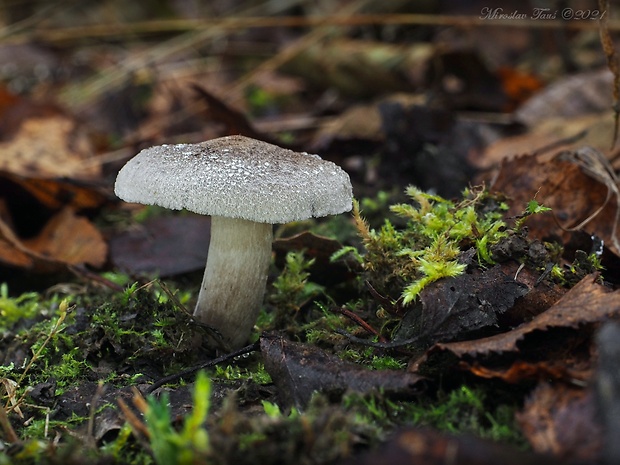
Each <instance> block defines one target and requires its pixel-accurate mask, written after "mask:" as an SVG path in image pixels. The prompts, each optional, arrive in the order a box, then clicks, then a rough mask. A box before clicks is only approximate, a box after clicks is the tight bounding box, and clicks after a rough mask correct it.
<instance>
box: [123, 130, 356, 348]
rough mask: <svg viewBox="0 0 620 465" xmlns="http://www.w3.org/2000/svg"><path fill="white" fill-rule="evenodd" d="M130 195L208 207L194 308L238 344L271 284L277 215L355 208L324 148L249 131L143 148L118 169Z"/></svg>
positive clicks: (284, 218) (293, 217)
mask: <svg viewBox="0 0 620 465" xmlns="http://www.w3.org/2000/svg"><path fill="white" fill-rule="evenodd" d="M114 190H115V193H116V195H117V196H118V197H120V198H121V199H123V200H125V201H127V202H136V203H142V204H147V205H159V206H162V207H166V208H170V209H175V210H180V209H183V208H185V209H187V210H190V211H193V212H196V213H200V214H204V215H211V239H210V242H209V251H208V256H207V264H206V268H205V273H204V278H203V281H202V285H201V288H200V292H199V295H198V302H197V304H196V308H195V310H194V316H195V317H196V318H197V319H198V320H199V321H201V322H203V323H205V324H206V325H208V326H210V327H211V328H213V329H215V330H216V331H217V332H218V333H219V335H220V336H221V338H219V339H221V340H219V341H218V344H219V345H220V347H222V348H224V349H226V350H232V349H236V348H239V347H241V346H242V345H243V344H244V343H245V342H246V341H247V339H248V337H249V335H250V332H251V330H252V327H253V326H254V323H255V322H256V317H257V315H258V312H259V310H260V306H261V304H262V301H263V296H264V293H265V286H266V282H267V272H268V268H269V262H270V260H271V242H272V238H273V234H272V230H273V226H272V225H273V224H274V223H288V222H290V221H297V220H302V219H307V218H310V217H313V216H314V217H321V216H326V215H333V214H338V213H343V212H345V211H349V210H351V207H352V188H351V182H350V180H349V176H348V175H347V173H346V172H344V171H343V170H342V169H341V168H340V167H339V166H337V165H335V164H334V163H332V162H330V161H326V160H323V159H321V157H319V156H318V155H311V154H308V153H305V152H303V153H298V152H293V151H292V150H288V149H284V148H281V147H278V146H276V145H272V144H268V143H266V142H262V141H259V140H255V139H250V138H247V137H243V136H228V137H221V138H218V139H213V140H209V141H206V142H202V143H199V144H177V145H161V146H156V147H151V148H148V149H145V150H142V151H141V152H140V153H139V154H138V155H136V156H135V157H134V158H132V159H131V160H129V161H128V162H127V164H126V165H125V166H124V167H123V168H122V169H121V170H120V172H119V173H118V176H117V178H116V184H115V188H114Z"/></svg>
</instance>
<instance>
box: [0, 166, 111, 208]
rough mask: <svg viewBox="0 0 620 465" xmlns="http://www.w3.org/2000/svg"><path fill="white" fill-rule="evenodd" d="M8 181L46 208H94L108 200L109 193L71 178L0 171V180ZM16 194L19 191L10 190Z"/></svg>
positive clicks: (13, 194)
mask: <svg viewBox="0 0 620 465" xmlns="http://www.w3.org/2000/svg"><path fill="white" fill-rule="evenodd" d="M3 180H6V181H9V182H11V183H14V184H16V185H18V186H19V187H21V188H22V189H23V190H24V191H25V192H26V193H28V194H30V195H32V196H33V197H34V198H35V199H36V200H37V201H38V202H39V203H41V204H42V205H43V206H45V207H46V208H49V209H52V210H57V209H60V208H62V207H63V206H70V207H72V208H73V209H75V210H78V211H79V210H85V209H95V208H98V207H101V206H102V205H104V204H105V203H106V202H108V201H109V200H110V195H109V194H108V193H107V192H106V191H105V190H103V189H99V188H97V187H94V186H92V185H88V184H87V183H84V182H80V181H76V180H72V179H45V178H41V177H38V176H35V177H30V176H22V175H19V174H15V173H8V172H2V171H0V182H3ZM9 195H12V196H16V195H19V193H15V192H11V193H10V194H9Z"/></svg>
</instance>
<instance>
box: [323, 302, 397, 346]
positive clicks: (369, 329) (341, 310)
mask: <svg viewBox="0 0 620 465" xmlns="http://www.w3.org/2000/svg"><path fill="white" fill-rule="evenodd" d="M332 311H334V312H338V313H340V314H341V315H344V316H346V317H347V318H348V319H350V320H351V321H354V322H355V323H357V324H358V325H359V326H361V327H362V328H363V329H364V330H365V331H366V332H368V333H370V334H372V335H374V336H377V337H378V338H379V341H381V342H386V340H385V338H384V337H383V336H381V334H379V331H377V330H376V329H375V328H373V327H372V326H370V325H369V324H368V323H366V322H365V321H364V320H363V319H362V318H360V316H359V315H356V314H355V313H353V312H352V311H351V310H348V309H346V308H344V307H339V308H335V309H334V310H332Z"/></svg>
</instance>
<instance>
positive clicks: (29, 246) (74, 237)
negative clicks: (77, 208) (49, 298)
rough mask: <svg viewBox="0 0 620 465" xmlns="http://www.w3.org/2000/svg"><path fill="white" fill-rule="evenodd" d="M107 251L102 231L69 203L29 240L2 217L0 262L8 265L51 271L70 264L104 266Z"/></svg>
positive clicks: (0, 224)
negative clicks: (69, 205) (20, 235)
mask: <svg viewBox="0 0 620 465" xmlns="http://www.w3.org/2000/svg"><path fill="white" fill-rule="evenodd" d="M106 255H107V245H106V243H105V241H104V239H103V237H102V236H101V233H100V232H99V231H98V230H97V229H96V228H95V227H94V226H93V225H92V224H91V223H90V222H89V221H88V220H87V219H86V218H82V217H78V216H76V215H75V213H74V212H73V210H71V209H70V208H68V207H67V208H65V209H63V210H61V211H60V212H59V213H57V214H56V215H54V216H53V217H52V218H51V219H50V220H49V221H48V223H47V224H46V225H45V227H44V228H43V230H42V231H41V233H40V234H39V235H38V236H37V237H35V238H33V239H29V240H21V239H20V238H19V237H18V236H17V235H16V234H15V233H14V232H13V230H12V229H11V228H10V227H9V226H8V225H7V224H6V223H5V222H4V221H3V220H0V263H4V264H6V265H10V266H13V267H19V268H25V269H29V270H31V271H36V272H39V273H50V272H56V271H59V270H63V269H66V268H67V265H77V264H83V263H87V264H89V265H92V266H101V265H103V263H104V262H105V259H106Z"/></svg>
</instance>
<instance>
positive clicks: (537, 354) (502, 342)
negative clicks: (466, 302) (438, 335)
mask: <svg viewBox="0 0 620 465" xmlns="http://www.w3.org/2000/svg"><path fill="white" fill-rule="evenodd" d="M596 278H597V276H596V275H588V276H586V277H585V278H583V279H582V280H581V281H580V282H579V283H578V284H576V285H575V286H574V287H573V288H572V289H571V290H570V291H568V292H567V293H566V294H564V296H562V297H561V298H560V299H559V300H558V301H557V302H556V303H555V304H554V305H553V306H551V307H550V308H549V309H548V310H546V311H544V312H543V313H541V314H539V315H538V316H536V317H534V318H533V319H532V320H531V321H528V322H526V323H524V324H522V325H521V326H519V327H517V328H515V329H513V330H511V331H507V332H504V333H500V334H496V335H493V336H489V337H485V338H481V339H477V340H473V341H459V342H448V343H437V344H435V345H434V346H433V347H431V348H430V349H429V350H428V351H427V352H426V354H424V355H423V356H422V357H421V358H420V359H418V360H416V361H414V362H412V364H411V365H410V370H411V371H413V372H420V373H424V372H426V370H428V369H432V366H434V365H436V364H438V363H439V361H440V360H444V361H447V360H449V361H448V362H446V363H450V364H452V365H458V363H459V361H461V360H465V361H466V362H467V363H466V365H465V367H468V366H474V367H475V368H473V371H478V372H479V373H483V374H484V377H488V375H489V373H491V372H490V371H486V372H485V371H484V370H485V369H486V368H488V367H492V369H494V370H497V371H496V372H495V374H494V376H495V375H496V376H497V377H498V378H501V377H507V376H509V375H508V374H507V373H508V372H509V370H510V366H511V365H512V363H513V358H512V357H510V356H508V354H513V355H515V354H517V353H520V354H521V359H525V357H526V355H527V356H528V357H531V358H532V359H535V361H536V362H540V361H543V360H547V361H549V360H551V361H552V362H551V365H549V366H550V367H551V366H553V367H554V369H556V368H557V364H558V363H560V362H554V360H561V361H562V363H564V365H565V366H566V368H565V369H564V370H559V371H556V373H558V374H564V373H568V374H569V375H570V376H572V374H571V373H582V374H581V375H578V376H576V379H580V378H581V379H583V378H585V377H586V376H585V375H583V373H587V374H589V373H590V372H589V370H590V369H591V366H590V363H591V362H590V354H589V347H590V344H591V337H592V334H591V333H592V331H586V330H585V329H584V326H587V325H590V326H592V325H595V324H598V323H601V322H603V321H606V320H607V319H609V318H613V317H618V316H620V291H611V290H610V289H609V288H607V287H605V286H602V285H600V284H598V283H597V279H596ZM577 328H579V329H580V331H578V332H569V333H567V332H566V331H562V330H566V329H577ZM552 330H556V332H552ZM571 336H573V338H572V339H571ZM558 354H559V355H558ZM502 356H503V358H500V357H502ZM472 361H473V362H472ZM532 361H534V360H532ZM474 362H475V363H474ZM481 367H484V368H481ZM499 367H503V368H501V369H500V368H499ZM538 370H539V371H538V373H541V371H540V370H541V367H538ZM571 370H575V371H574V372H573V371H571ZM546 373H547V374H548V375H549V374H551V373H552V371H550V370H548V371H547V372H546Z"/></svg>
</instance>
